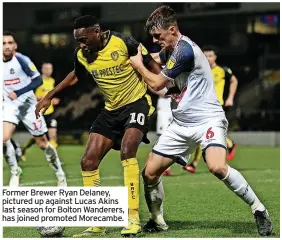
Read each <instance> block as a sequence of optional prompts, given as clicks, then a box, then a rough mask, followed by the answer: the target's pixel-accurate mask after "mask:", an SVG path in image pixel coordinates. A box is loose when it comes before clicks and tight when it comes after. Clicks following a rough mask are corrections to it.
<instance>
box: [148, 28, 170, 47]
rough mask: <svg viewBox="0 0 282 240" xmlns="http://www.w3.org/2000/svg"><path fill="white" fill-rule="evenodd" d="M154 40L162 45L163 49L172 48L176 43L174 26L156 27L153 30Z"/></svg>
mask: <svg viewBox="0 0 282 240" xmlns="http://www.w3.org/2000/svg"><path fill="white" fill-rule="evenodd" d="M151 35H152V37H153V42H154V43H157V44H159V45H160V47H161V48H162V49H167V50H168V49H172V48H173V44H174V43H175V36H174V27H170V28H168V29H161V28H158V29H155V30H153V31H152V32H151Z"/></svg>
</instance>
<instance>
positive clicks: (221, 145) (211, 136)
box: [201, 118, 228, 171]
mask: <svg viewBox="0 0 282 240" xmlns="http://www.w3.org/2000/svg"><path fill="white" fill-rule="evenodd" d="M227 128H228V122H227V120H226V119H224V118H218V119H213V120H211V121H210V122H208V123H207V124H205V125H204V127H203V128H202V138H201V146H202V149H203V156H204V159H205V161H206V163H207V166H208V168H209V170H210V171H214V170H216V169H220V168H225V167H226V135H227Z"/></svg>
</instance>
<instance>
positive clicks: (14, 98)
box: [8, 92, 18, 100]
mask: <svg viewBox="0 0 282 240" xmlns="http://www.w3.org/2000/svg"><path fill="white" fill-rule="evenodd" d="M8 97H9V98H10V99H12V100H16V99H17V98H18V96H17V94H15V92H9V95H8Z"/></svg>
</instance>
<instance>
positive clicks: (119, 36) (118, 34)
mask: <svg viewBox="0 0 282 240" xmlns="http://www.w3.org/2000/svg"><path fill="white" fill-rule="evenodd" d="M110 34H111V36H114V37H117V38H120V39H121V40H123V41H126V40H127V39H129V38H132V36H130V35H128V34H126V33H121V32H116V31H111V33H110Z"/></svg>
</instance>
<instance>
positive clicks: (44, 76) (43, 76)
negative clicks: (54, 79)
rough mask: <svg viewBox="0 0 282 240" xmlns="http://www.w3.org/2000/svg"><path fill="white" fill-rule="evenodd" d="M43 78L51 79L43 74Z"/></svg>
mask: <svg viewBox="0 0 282 240" xmlns="http://www.w3.org/2000/svg"><path fill="white" fill-rule="evenodd" d="M41 76H42V78H50V77H49V76H46V75H44V74H42V75H41Z"/></svg>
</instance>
